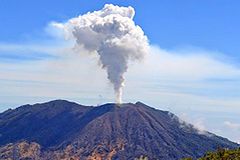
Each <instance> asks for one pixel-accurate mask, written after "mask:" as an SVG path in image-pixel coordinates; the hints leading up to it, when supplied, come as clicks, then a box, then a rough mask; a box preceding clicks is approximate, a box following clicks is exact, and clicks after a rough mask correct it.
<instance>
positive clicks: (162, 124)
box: [0, 100, 239, 160]
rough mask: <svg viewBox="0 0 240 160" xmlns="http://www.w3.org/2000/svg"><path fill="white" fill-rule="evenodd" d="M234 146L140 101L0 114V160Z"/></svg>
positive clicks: (164, 154) (161, 154)
mask: <svg viewBox="0 0 240 160" xmlns="http://www.w3.org/2000/svg"><path fill="white" fill-rule="evenodd" d="M219 147H222V148H237V147H239V145H238V144H236V143H233V142H231V141H229V140H227V139H225V138H222V137H219V136H216V135H214V134H211V133H209V132H206V133H204V134H203V133H202V132H201V133H200V132H199V131H198V130H196V129H195V128H194V127H193V126H192V125H190V124H186V123H183V122H180V121H179V119H178V118H177V117H176V116H175V115H174V114H172V113H170V112H167V111H161V110H157V109H154V108H151V107H149V106H147V105H145V104H143V103H140V102H137V103H136V104H133V103H125V104H121V105H117V104H113V103H109V104H104V105H101V106H97V107H93V106H82V105H79V104H76V103H73V102H68V101H64V100H55V101H51V102H47V103H42V104H35V105H24V106H21V107H18V108H16V109H14V110H11V109H10V110H7V111H5V112H3V113H0V159H36V160H41V159H42V160H48V159H49V160H50V159H66V160H70V159H73V160H74V159H76V160H78V159H79V160H80V159H81V160H90V159H96V160H101V159H102V160H107V159H109V160H110V159H116V160H117V159H119V160H125V159H136V158H139V157H141V156H142V157H143V156H144V157H148V158H149V159H160V160H161V159H162V160H175V159H181V158H184V157H194V158H197V157H200V156H203V154H204V153H206V152H207V151H213V150H216V149H217V148H219Z"/></svg>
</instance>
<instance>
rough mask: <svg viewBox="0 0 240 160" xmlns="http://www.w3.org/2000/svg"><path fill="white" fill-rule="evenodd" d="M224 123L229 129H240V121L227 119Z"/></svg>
mask: <svg viewBox="0 0 240 160" xmlns="http://www.w3.org/2000/svg"><path fill="white" fill-rule="evenodd" d="M224 125H225V126H226V127H227V128H229V129H234V130H240V123H234V122H230V121H225V122H224Z"/></svg>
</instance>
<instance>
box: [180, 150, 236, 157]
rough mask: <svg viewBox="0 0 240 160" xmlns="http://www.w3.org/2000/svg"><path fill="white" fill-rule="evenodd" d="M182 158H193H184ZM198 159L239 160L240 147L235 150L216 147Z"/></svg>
mask: <svg viewBox="0 0 240 160" xmlns="http://www.w3.org/2000/svg"><path fill="white" fill-rule="evenodd" d="M182 160H193V159H192V158H184V159H182ZM198 160H240V148H238V149H236V150H228V149H218V150H217V151H216V152H208V153H206V154H205V155H204V156H203V157H202V158H199V159H198Z"/></svg>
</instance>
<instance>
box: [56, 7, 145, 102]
mask: <svg viewBox="0 0 240 160" xmlns="http://www.w3.org/2000/svg"><path fill="white" fill-rule="evenodd" d="M134 14H135V11H134V9H133V8H132V7H119V6H114V5H112V4H106V5H105V6H104V8H103V9H102V10H99V11H94V12H88V13H86V14H84V15H80V16H79V17H76V18H72V19H70V20H68V21H67V22H66V23H64V24H62V23H55V24H54V25H55V26H57V27H59V28H62V29H64V31H65V32H66V33H67V36H68V38H69V37H70V38H74V39H75V40H76V45H77V46H78V47H84V48H85V49H86V50H88V51H89V52H90V53H96V54H98V55H99V60H100V64H101V67H102V68H104V69H106V70H107V74H108V79H109V80H110V82H111V83H112V84H113V86H114V91H115V94H116V102H117V103H121V98H122V88H123V86H124V73H125V72H126V71H127V70H128V63H129V61H135V60H141V59H143V58H144V55H146V54H147V53H148V48H149V45H148V39H147V37H146V36H145V35H144V32H143V30H142V29H141V28H140V27H139V26H137V25H135V23H134V21H133V17H134Z"/></svg>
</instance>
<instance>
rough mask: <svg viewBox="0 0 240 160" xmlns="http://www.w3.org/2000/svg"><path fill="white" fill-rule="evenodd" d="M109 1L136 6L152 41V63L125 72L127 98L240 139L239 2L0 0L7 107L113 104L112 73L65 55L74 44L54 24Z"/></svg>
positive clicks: (2, 98) (1, 78) (0, 60)
mask: <svg viewBox="0 0 240 160" xmlns="http://www.w3.org/2000/svg"><path fill="white" fill-rule="evenodd" d="M106 3H112V4H116V5H123V6H128V5H131V6H132V7H133V8H134V9H135V11H136V15H135V18H134V20H135V22H136V24H138V25H140V26H141V28H142V29H143V30H144V32H145V34H146V35H147V36H148V38H149V41H150V44H151V55H150V57H149V59H148V60H147V62H146V63H145V64H144V65H143V66H141V65H136V66H132V68H131V69H130V70H129V72H128V73H127V75H126V77H127V81H126V87H125V88H124V100H125V101H133V102H135V101H138V100H141V101H143V102H146V103H147V104H150V105H152V106H156V107H157V108H160V109H165V110H170V111H172V112H174V113H176V114H177V115H178V116H180V117H181V118H183V119H184V120H186V121H191V122H192V123H195V124H196V126H197V127H199V128H200V129H207V130H210V131H212V132H214V133H217V134H219V135H222V136H225V137H228V138H230V139H231V140H234V141H238V142H240V138H239V134H240V118H238V115H239V114H240V68H239V60H240V54H239V52H240V45H239V44H238V43H239V42H240V36H239V35H240V29H239V28H240V22H239V16H240V10H239V5H240V2H239V1H237V0H235V1H234V0H233V1H226V0H212V1H209V0H201V1H192V0H185V1H169V0H159V1H156V0H148V1H145V2H143V1H134V0H122V1H105V0H101V1H99V0H88V1H83V0H82V1H77V0H72V1H61V0H51V1H47V0H41V1H30V0H22V1H17V0H1V2H0V22H1V23H0V88H1V89H0V110H1V111H3V110H5V109H7V108H9V107H16V106H19V105H22V104H25V103H35V102H43V101H47V100H52V99H59V98H62V99H69V100H73V101H77V102H79V103H83V104H97V103H104V102H106V101H111V100H112V99H113V96H112V88H111V86H110V84H109V83H108V82H107V80H106V78H105V72H104V71H102V70H101V69H98V68H95V67H96V66H95V61H93V60H92V59H89V57H81V56H80V57H75V55H74V56H69V55H65V53H71V52H72V51H71V50H70V49H69V48H68V47H69V44H68V43H67V42H65V41H64V40H63V39H61V38H59V37H58V36H59V35H57V34H56V31H54V29H52V28H51V27H50V26H49V24H50V23H51V22H52V21H56V22H64V21H67V20H68V19H70V18H72V17H76V16H78V15H79V14H84V13H86V12H88V11H94V10H99V9H101V8H102V7H103V6H104V4H106ZM78 58H80V59H78ZM76 68H78V69H77V71H76ZM140 71H141V72H140ZM63 75H64V76H63ZM96 79H97V80H98V81H97V80H96ZM140 80H141V81H140ZM86 86H87V87H86ZM226 128H227V129H226Z"/></svg>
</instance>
